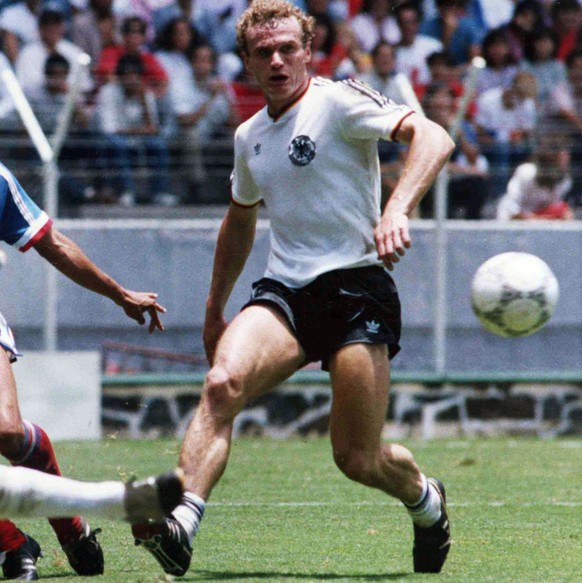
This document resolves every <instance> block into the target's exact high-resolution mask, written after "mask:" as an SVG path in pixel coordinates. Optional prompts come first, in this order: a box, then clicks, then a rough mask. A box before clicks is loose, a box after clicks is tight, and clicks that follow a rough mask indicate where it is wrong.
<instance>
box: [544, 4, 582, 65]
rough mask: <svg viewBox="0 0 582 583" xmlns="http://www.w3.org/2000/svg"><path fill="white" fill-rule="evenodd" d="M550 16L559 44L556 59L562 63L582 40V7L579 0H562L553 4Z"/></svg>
mask: <svg viewBox="0 0 582 583" xmlns="http://www.w3.org/2000/svg"><path fill="white" fill-rule="evenodd" d="M550 16H551V19H552V25H553V30H554V32H555V33H556V37H557V42H558V49H557V51H556V57H557V58H558V59H559V60H560V61H565V60H566V57H567V56H568V55H569V54H570V53H571V52H572V51H574V50H575V48H576V46H577V45H579V44H580V40H582V39H581V36H580V27H581V26H582V7H580V3H579V2H578V0H560V1H559V2H554V3H553V4H552V6H551V8H550Z"/></svg>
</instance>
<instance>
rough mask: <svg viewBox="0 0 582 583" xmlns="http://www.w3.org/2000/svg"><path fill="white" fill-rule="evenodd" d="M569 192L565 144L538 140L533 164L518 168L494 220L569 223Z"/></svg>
mask: <svg viewBox="0 0 582 583" xmlns="http://www.w3.org/2000/svg"><path fill="white" fill-rule="evenodd" d="M571 188H572V179H571V177H570V153H569V151H568V141H567V140H563V139H560V136H547V135H546V136H541V137H540V140H539V143H538V145H537V148H536V151H535V155H534V158H533V160H532V161H531V162H526V163H524V164H521V165H520V166H518V167H517V169H516V170H515V172H514V174H513V176H512V177H511V180H510V181H509V184H508V185H507V192H506V193H505V195H504V196H503V197H502V198H501V200H500V201H499V206H498V208H497V218H498V219H499V220H502V221H508V220H516V219H528V220H533V219H545V220H547V219H554V220H563V221H567V220H572V219H573V218H574V213H573V211H572V208H571V207H570V205H569V204H568V202H567V201H566V197H567V195H568V193H569V192H570V189H571Z"/></svg>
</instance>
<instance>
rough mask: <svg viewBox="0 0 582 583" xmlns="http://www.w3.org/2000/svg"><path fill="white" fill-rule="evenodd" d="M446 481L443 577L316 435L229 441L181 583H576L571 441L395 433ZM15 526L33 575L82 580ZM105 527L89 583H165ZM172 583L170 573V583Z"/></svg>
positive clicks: (39, 524) (32, 525) (160, 451)
mask: <svg viewBox="0 0 582 583" xmlns="http://www.w3.org/2000/svg"><path fill="white" fill-rule="evenodd" d="M405 444H406V445H407V446H408V447H410V448H411V449H412V451H413V452H414V454H415V457H416V459H417V461H418V462H419V464H420V465H421V467H422V469H423V470H424V471H425V472H426V473H427V474H428V475H434V476H436V477H439V478H440V479H442V480H443V482H444V483H445V486H446V488H447V498H448V501H449V516H450V519H451V528H452V536H453V546H452V548H451V552H450V555H449V560H448V561H447V563H446V564H445V568H444V571H443V573H442V574H441V575H438V576H436V575H415V574H414V573H413V572H412V558H411V545H412V527H411V523H410V519H409V518H408V517H407V515H406V513H405V511H404V509H403V508H402V507H401V506H400V504H398V503H397V502H395V501H393V500H391V499H389V498H388V497H387V496H385V495H383V494H382V493H380V492H376V491H373V490H369V489H366V488H364V487H361V486H358V485H355V484H353V483H350V482H349V481H348V480H347V479H345V478H343V477H342V476H341V475H340V473H339V471H338V470H336V469H335V467H334V465H333V462H332V459H331V451H330V446H329V442H328V441H327V440H325V439H307V440H301V439H294V440H288V441H271V440H264V439H251V438H245V439H241V440H238V441H236V442H235V443H234V444H233V448H232V454H231V461H230V464H229V467H228V469H227V472H226V474H225V476H224V477H223V479H222V481H221V482H220V484H219V485H218V486H217V488H216V489H215V491H214V493H213V496H212V499H211V504H210V505H209V506H208V508H207V511H206V516H205V519H204V521H203V524H202V529H201V531H200V533H199V535H198V536H197V538H196V539H195V541H194V560H193V563H192V567H191V570H190V571H189V572H188V573H187V574H186V576H185V577H183V578H182V580H185V581H235V582H245V583H246V582H253V581H258V582H264V583H267V582H273V583H274V582H282V583H293V582H301V583H307V582H319V581H334V582H338V581H346V582H357V581H406V582H411V583H413V582H415V581H428V580H431V579H432V580H435V581H436V580H442V581H455V582H462V583H467V582H470V583H472V582H480V581H490V582H495V583H497V582H503V581H516V582H517V581H519V582H524V583H532V582H539V583H548V582H558V581H560V582H565V581H571V582H575V581H576V582H580V581H582V494H581V493H580V492H581V489H580V483H581V478H582V440H579V439H559V440H550V441H542V440H535V439H486V440H437V441H433V442H428V443H427V442H421V441H406V442H405ZM56 450H57V455H58V456H59V460H60V464H61V469H62V470H63V473H64V474H66V475H69V476H71V477H75V478H79V479H88V480H89V479H95V480H98V479H113V478H118V477H121V478H123V479H126V478H128V477H131V476H134V475H135V476H137V477H144V476H146V475H148V474H151V473H158V472H160V471H162V470H165V469H167V468H169V467H171V466H172V465H173V464H174V463H175V462H176V460H177V457H178V451H179V444H178V443H177V442H176V441H169V440H159V441H157V440H156V441H126V440H117V439H105V440H103V441H102V442H99V443H81V442H74V443H57V444H56ZM18 524H19V526H20V527H21V528H22V529H23V530H25V531H26V532H28V533H30V534H32V535H33V536H34V537H35V538H36V539H37V540H38V541H39V542H40V544H41V546H42V547H43V551H44V555H45V556H44V558H43V559H41V560H40V561H39V564H38V570H39V574H40V576H41V578H43V579H55V580H56V579H58V580H59V581H69V580H71V581H73V580H74V581H79V580H80V578H79V577H77V576H75V575H74V574H73V573H72V571H71V569H70V567H69V565H68V563H67V562H66V558H65V557H64V554H63V553H62V551H61V550H60V548H59V546H58V543H57V542H56V539H55V537H54V536H53V534H52V531H51V530H50V527H49V526H48V524H47V523H46V522H45V521H42V520H35V521H32V520H25V521H20V522H19V523H18ZM91 524H92V526H93V527H97V526H99V527H101V528H103V533H102V534H101V535H100V540H101V543H102V545H103V549H104V552H105V561H106V567H105V575H103V576H102V577H99V578H96V579H91V581H94V582H97V581H100V582H106V581H107V582H116V583H117V582H120V583H125V582H128V583H129V582H147V581H171V580H172V578H171V577H167V576H164V575H163V573H162V572H161V570H160V569H159V568H158V566H157V563H155V561H154V559H153V558H152V557H151V556H150V555H149V554H147V553H146V552H145V551H144V550H143V549H140V548H134V546H133V539H132V537H131V534H130V530H129V527H128V526H127V525H125V524H123V523H116V522H108V521H99V520H96V519H93V520H92V521H91ZM177 580H178V579H177Z"/></svg>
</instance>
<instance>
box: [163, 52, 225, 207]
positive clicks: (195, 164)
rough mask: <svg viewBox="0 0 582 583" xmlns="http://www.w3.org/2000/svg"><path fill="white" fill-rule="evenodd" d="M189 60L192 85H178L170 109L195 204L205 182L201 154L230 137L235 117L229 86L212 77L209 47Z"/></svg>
mask: <svg viewBox="0 0 582 583" xmlns="http://www.w3.org/2000/svg"><path fill="white" fill-rule="evenodd" d="M190 58H191V66H192V71H193V79H192V82H191V83H189V84H188V83H182V84H181V91H180V94H179V95H176V94H174V95H173V102H172V107H173V111H174V113H175V115H176V117H177V121H178V125H179V127H180V130H181V131H180V146H181V152H182V153H183V156H184V165H183V166H184V168H185V170H186V173H187V176H186V177H187V181H188V186H189V194H190V201H192V202H195V201H196V200H198V199H200V198H201V197H202V195H203V187H204V182H205V180H206V169H205V166H204V161H203V150H204V148H205V147H206V146H208V145H209V144H211V143H212V142H213V141H214V140H216V139H218V138H221V137H225V136H226V135H229V136H230V135H231V134H232V131H231V129H230V128H232V127H233V125H234V118H235V114H234V110H233V107H232V95H231V93H230V90H229V86H228V84H227V83H225V82H224V81H222V80H221V79H220V78H219V77H217V76H216V74H215V66H216V58H215V54H214V51H213V50H212V47H211V46H210V45H201V46H199V47H195V48H194V49H192V52H191V57H190ZM229 161H230V158H229Z"/></svg>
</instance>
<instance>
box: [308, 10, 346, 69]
mask: <svg viewBox="0 0 582 583" xmlns="http://www.w3.org/2000/svg"><path fill="white" fill-rule="evenodd" d="M346 57H347V51H346V49H345V47H343V46H342V45H341V44H339V43H338V42H337V40H336V29H335V26H334V23H333V21H332V20H331V19H330V18H329V17H328V16H326V15H323V14H320V15H318V16H316V17H315V27H314V30H313V39H312V41H311V62H310V63H309V71H310V74H311V75H313V76H315V77H327V78H329V79H335V77H336V71H337V68H338V67H339V65H340V63H341V62H342V61H343V60H344V59H345V58H346Z"/></svg>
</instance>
